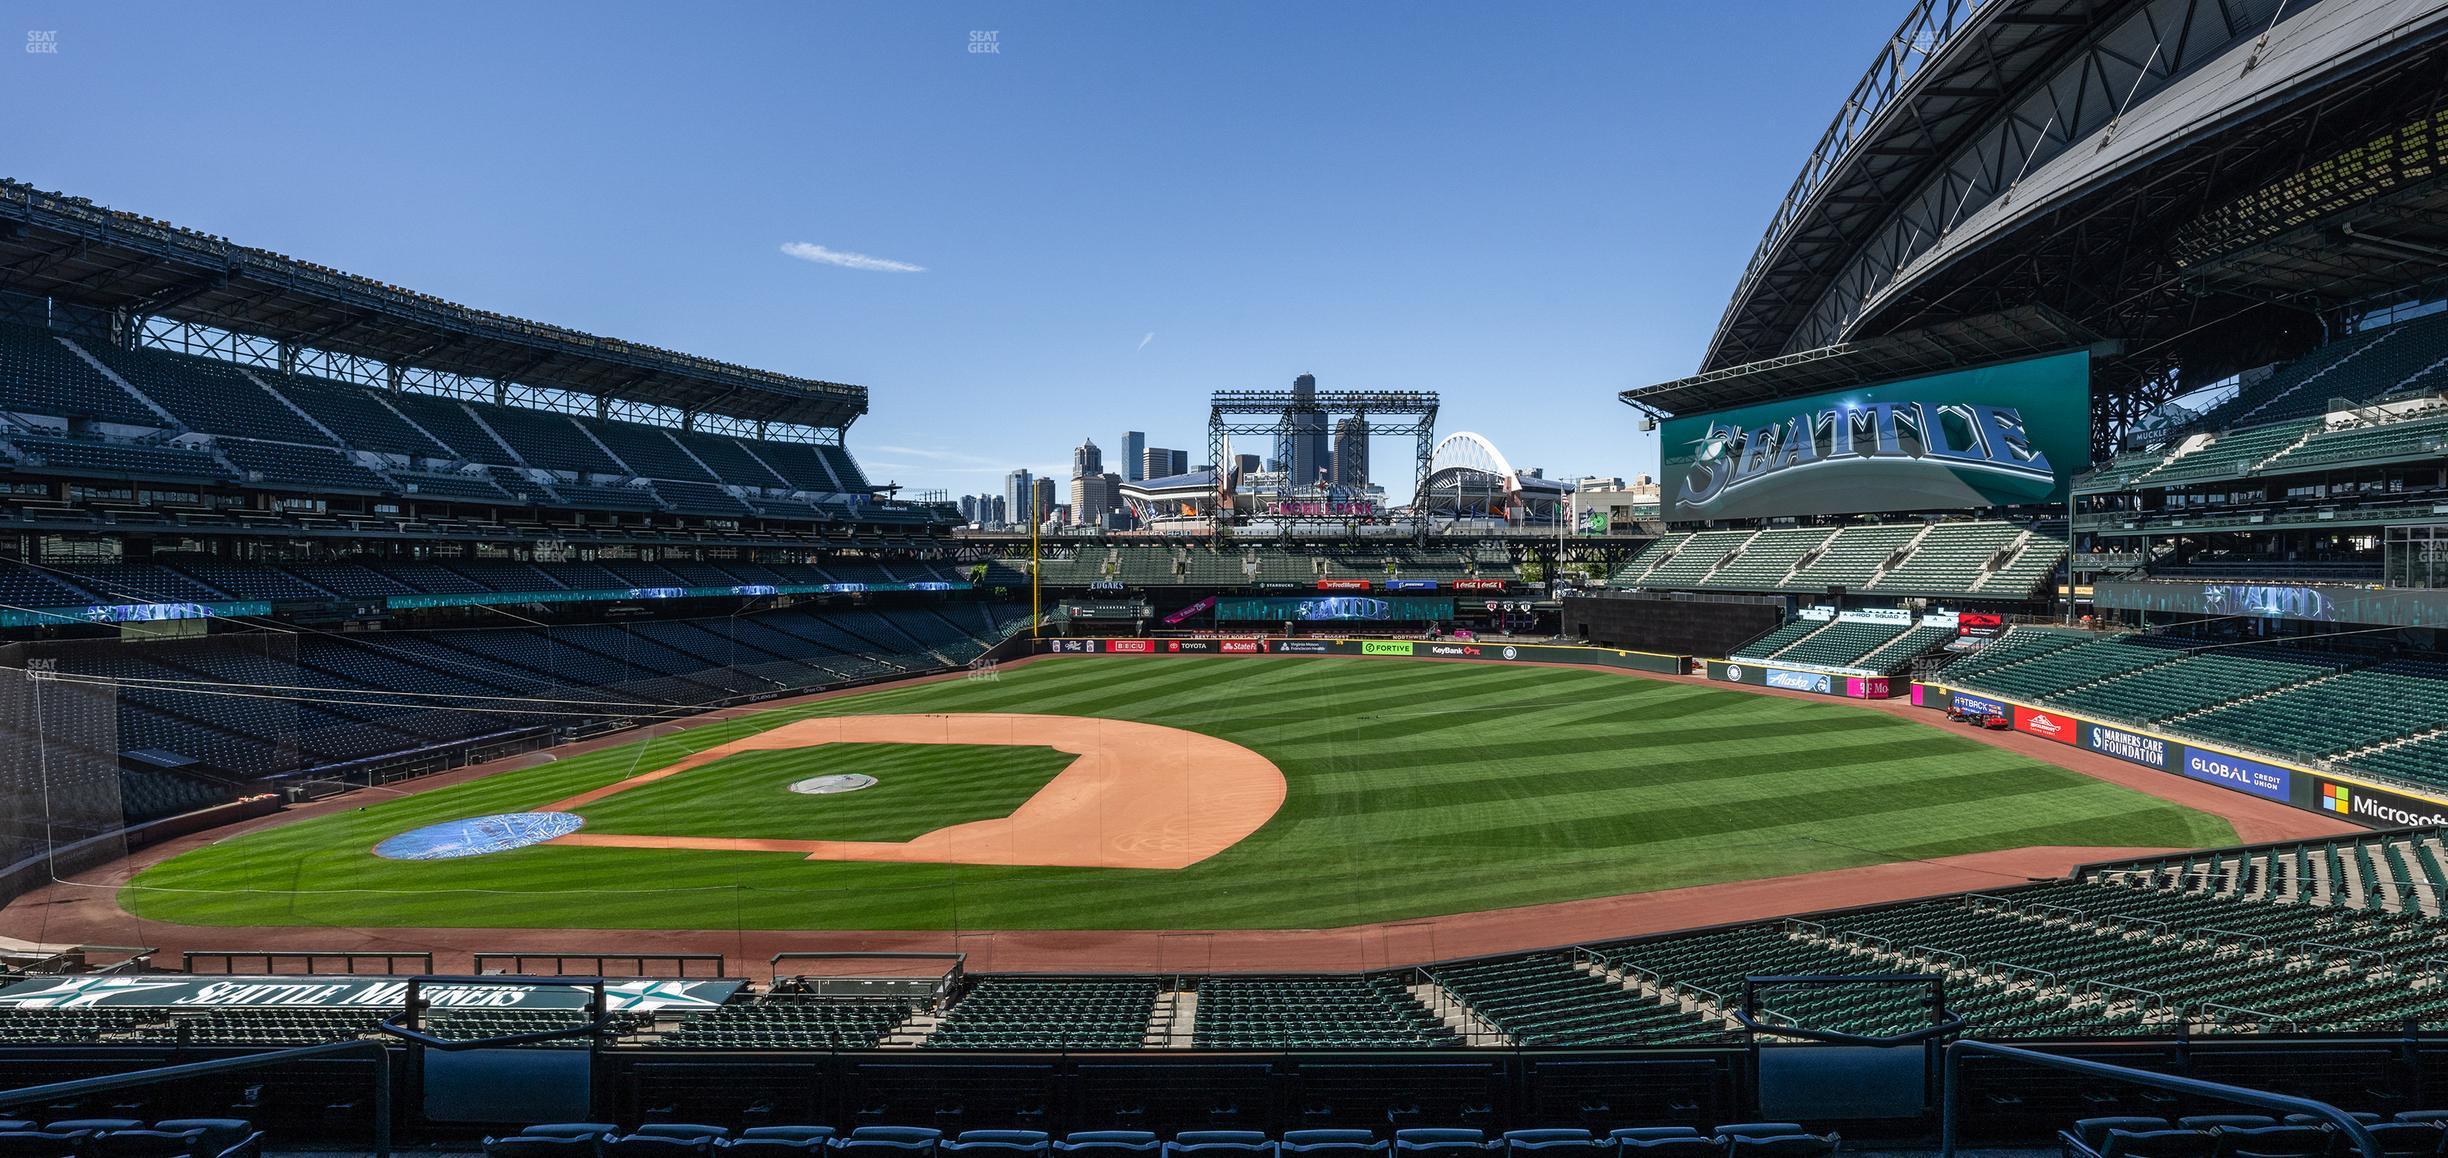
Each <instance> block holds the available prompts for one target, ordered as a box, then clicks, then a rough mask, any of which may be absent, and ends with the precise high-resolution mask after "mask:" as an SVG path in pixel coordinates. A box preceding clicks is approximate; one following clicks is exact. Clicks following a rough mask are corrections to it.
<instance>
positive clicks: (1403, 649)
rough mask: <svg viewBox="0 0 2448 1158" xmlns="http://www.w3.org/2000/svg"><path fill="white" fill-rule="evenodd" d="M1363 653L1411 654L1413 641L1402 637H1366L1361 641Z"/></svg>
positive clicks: (1361, 651) (1361, 652)
mask: <svg viewBox="0 0 2448 1158" xmlns="http://www.w3.org/2000/svg"><path fill="white" fill-rule="evenodd" d="M1360 654H1362V655H1410V654H1411V643H1410V641H1409V640H1401V639H1391V640H1389V639H1366V640H1362V641H1360Z"/></svg>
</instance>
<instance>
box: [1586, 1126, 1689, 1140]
mask: <svg viewBox="0 0 2448 1158" xmlns="http://www.w3.org/2000/svg"><path fill="white" fill-rule="evenodd" d="M1699 1136H1700V1131H1698V1130H1696V1129H1694V1128H1692V1127H1690V1126H1623V1127H1619V1128H1617V1129H1613V1130H1609V1131H1607V1137H1609V1138H1612V1139H1614V1140H1616V1141H1618V1142H1634V1141H1640V1142H1647V1141H1653V1140H1655V1139H1658V1138H1697V1137H1699Z"/></svg>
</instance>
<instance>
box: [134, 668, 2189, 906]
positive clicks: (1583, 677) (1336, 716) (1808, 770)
mask: <svg viewBox="0 0 2448 1158" xmlns="http://www.w3.org/2000/svg"><path fill="white" fill-rule="evenodd" d="M1933 718H1934V717H1933ZM860 781H866V782H867V783H864V784H859V782H860ZM850 784H858V787H857V788H856V789H855V790H837V789H840V788H842V787H843V786H845V785H850ZM522 812H547V813H557V814H569V815H575V816H577V817H579V818H582V820H583V827H579V828H578V829H577V831H575V832H571V833H568V834H567V835H562V836H558V837H556V838H554V839H550V840H547V841H546V842H544V843H540V844H532V845H528V846H525V847H518V848H514V849H511V850H508V851H500V852H493V853H489V854H486V855H477V856H467V857H462V858H457V859H435V860H403V859H389V858H387V857H385V856H378V855H376V854H375V852H374V849H375V847H376V846H377V845H378V844H383V843H384V842H386V841H388V840H391V839H392V838H394V837H397V836H399V835H400V834H403V833H409V832H412V831H414V830H418V829H420V828H422V827H424V826H430V825H437V824H445V823H448V822H453V821H458V820H464V819H467V818H472V817H483V816H492V815H497V814H506V813H522ZM2234 835H2235V834H2234V832H2233V831H2232V830H2231V829H2230V827H2229V826H2228V824H2227V822H2226V821H2224V820H2222V819H2220V818H2218V817H2215V816H2212V815H2209V814H2207V813H2203V812H2198V811H2195V810H2192V809H2188V808H2184V807H2181V806H2178V805H2175V804H2171V803H2167V802H2165V801H2162V800H2160V799H2157V798H2155V797H2152V796H2148V795H2144V794H2142V793H2139V792H2135V791H2132V790H2129V789H2126V788H2122V787H2118V786H2116V785H2112V784H2109V783H2105V782H2102V781H2099V780H2095V779H2092V778H2089V777H2086V776H2083V775H2080V774H2077V773H2074V772H2070V771H2067V770H2064V769H2061V768H2057V767H2054V766H2051V765H2047V764H2043V763H2039V762H2037V761H2034V760H2031V759H2028V758H2025V757H2023V756H2020V755H2017V754H2014V753H2012V752H2008V751H2004V750H2001V749H1999V748H1997V747H1993V746H1989V745H1986V744H1982V743H1980V742H1977V741H1975V740H1973V739H1971V738H1969V737H1966V736H1963V735H1960V734H1957V733H1954V732H1951V731H1949V730H1947V729H1946V728H1945V727H1943V726H1933V725H1931V724H1927V723H1921V722H1917V721H1914V720H1907V719H1901V718H1897V717H1895V716H1893V715H1890V714H1887V713H1880V712H1871V711H1864V710H1860V709H1858V708H1854V707H1850V706H1847V705H1844V704H1841V703H1834V702H1830V703H1816V702H1809V701H1804V700H1797V699H1790V698H1782V697H1772V696H1762V695H1755V694H1750V693H1745V692H1738V691H1729V690H1721V689H1717V688H1712V687H1708V686H1704V685H1698V684H1693V683H1683V682H1668V681H1658V680H1648V679H1638V678H1627V677H1623V676H1619V675H1615V674H1611V673H1606V672H1600V671H1588V670H1573V669H1564V668H1552V667H1530V666H1523V667H1505V666H1494V665H1479V664H1451V665H1448V664H1437V663H1428V662H1414V661H1385V660H1362V659H1338V658H1303V657H1284V658H1274V657H1267V658H1257V657H1249V658H1242V657H1228V658H1160V657H1148V658H1134V659H1099V658H1055V659H1046V660H1040V661H1037V662H1033V663H1030V664H1026V665H1021V666H1018V667H1015V668H1013V669H1011V670H1008V671H1007V672H1005V673H1004V674H1002V675H1001V677H1000V678H999V679H997V680H995V681H993V682H972V681H957V680H955V681H943V682H934V683H925V684H915V685H907V686H902V687H897V688H890V689H884V690H878V691H874V692H869V693H863V694H857V695H848V696H839V697H834V698H829V699H822V700H815V701H810V702H805V703H801V704H797V705H792V706H787V707H780V708H775V709H772V710H769V711H765V712H761V713H757V714H754V715H750V716H744V717H741V718H737V719H731V720H725V721H720V722H712V723H706V724H701V725H698V726H694V727H689V728H686V729H685V730H682V729H673V728H668V727H667V728H666V729H665V730H664V731H663V732H662V733H661V734H658V735H655V736H653V737H652V738H649V739H646V740H642V741H640V742H637V743H631V744H626V745H622V746H618V747H612V748H605V749H599V750H596V751H592V752H588V753H586V754H584V755H576V756H569V757H566V758H562V759H557V760H552V761H549V762H545V763H541V764H538V765H536V766H533V767H528V768H523V769H519V770H515V771H507V772H501V773H497V774H494V775H491V776H487V777H483V778H481V779H475V780H470V781H467V782H463V783H458V784H452V785H449V786H446V787H440V788H436V789H433V790H430V791H417V792H412V793H403V794H395V795H389V796H386V797H384V798H382V799H379V800H377V801H375V802H373V803H369V804H367V805H366V806H365V807H362V808H356V809H352V810H348V811H341V812H334V813H329V814H326V815H321V816H316V817H313V818H311V819H304V820H300V821H296V822H293V823H287V824H280V825H276V826H273V827H269V828H265V829H261V830H258V831H253V832H249V833H246V834H243V835H240V836H236V837H233V838H230V839H227V840H223V841H220V842H218V843H214V844H210V845H207V846H204V847H200V848H196V849H193V850H190V851H187V852H184V853H182V854H180V855H177V856H174V857H172V858H170V859H168V860H166V861H163V862H161V863H159V864H157V865H154V866H153V867H151V868H149V869H147V870H145V871H144V872H143V873H141V874H140V875H139V876H137V877H136V878H135V879H134V881H133V882H132V883H130V884H129V885H128V886H127V887H125V888H124V889H123V890H122V891H121V893H120V896H119V900H120V904H121V906H123V907H124V908H126V909H128V910H129V911H131V912H133V913H135V914H137V915H139V916H141V917H144V918H149V919H154V920H162V921H170V922H178V923H183V924H193V925H252V926H327V927H330V926H337V927H393V926H407V927H495V928H509V927H516V928H562V927H568V928H592V929H605V928H641V929H648V928H652V929H727V928H738V929H760V930H762V929H809V930H824V929H873V930H909V929H946V928H977V929H1012V930H1022V929H1042V930H1061V929H1270V928H1318V927H1326V926H1337V925H1345V924H1359V923H1364V922H1376V921H1394V920H1405V919H1410V918H1417V917H1426V916H1434V915H1441V914H1451V913H1466V912H1475V911H1479V910H1487V909H1498V908H1507V907H1512V906H1520V905H1530V904H1538V903H1542V902H1553V901H1568V900H1577V899H1582V898H1590V897H1601V896H1612V895H1617V894H1626V893H1640V892H1647V891H1652V890H1659V889H1668V888H1677V887H1682V886H1690V885H1704V884H1713V883H1721V882H1731V881H1744V880H1754V879H1760V878H1768V877H1779V876H1785V875H1788V874H1794V873H1805V872H1815V871H1821V870H1830V869H1843V868H1854V867H1860V866H1868V865H1879V864H1885V863H1890V862H1896V861H1905V860H1914V859H1921V858H1930V857H1940V856H1950V855H1955V854H1963V853H1975V852H1986V851H1991V850H2001V849H2014V848H2022V847H2026V846H2041V845H2084V846H2100V845H2127V846H2145V847H2154V848H2167V847H2202V846H2213V845H2219V844H2224V843H2231V842H2232V841H2233V840H2234ZM1797 907H1801V906H1797Z"/></svg>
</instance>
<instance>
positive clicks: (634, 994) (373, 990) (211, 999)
mask: <svg viewBox="0 0 2448 1158" xmlns="http://www.w3.org/2000/svg"><path fill="white" fill-rule="evenodd" d="M743 984H745V982H743V981H740V980H739V979H737V978H733V979H730V980H720V981H682V980H677V979H660V980H658V979H640V980H633V981H606V982H605V983H604V1004H605V1005H607V1006H609V1007H610V1011H611V1012H614V1013H651V1012H655V1011H658V1010H667V1009H712V1008H714V1007H715V1006H718V1005H721V1004H722V1003H723V1002H725V1001H727V1000H729V999H730V997H731V995H732V994H733V993H736V992H738V991H739V987H740V986H741V985H743ZM417 996H418V997H419V998H421V999H423V1000H425V1001H427V1002H429V1003H431V1004H432V1006H433V1007H434V1008H436V1009H583V1008H585V1006H586V1003H587V1002H588V1001H590V1000H592V999H593V997H594V992H593V991H592V990H591V989H586V988H579V987H575V986H566V985H541V986H539V985H520V984H516V983H515V982H511V981H506V980H505V981H504V982H502V983H500V984H494V983H490V982H465V981H454V982H440V981H437V982H431V983H428V984H426V985H424V986H422V987H420V988H419V989H418V991H417ZM407 1001H408V982H407V980H406V979H404V978H390V977H362V978H348V979H345V980H327V979H319V978H311V977H197V976H193V975H191V974H183V973H182V974H160V973H136V974H82V975H78V976H70V977H41V978H36V979H33V980H29V981H20V982H18V983H17V984H15V985H11V986H9V987H8V988H6V989H0V1009H102V1008H110V1009H135V1008H143V1009H237V1008H250V1009H252V1008H281V1009H364V1010H372V1011H375V1012H388V1011H392V1010H398V1009H403V1008H405V1007H406V1005H407Z"/></svg>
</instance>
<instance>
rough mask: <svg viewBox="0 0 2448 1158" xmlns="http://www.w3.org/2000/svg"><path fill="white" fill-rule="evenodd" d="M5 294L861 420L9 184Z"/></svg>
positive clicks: (2, 204)
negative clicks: (6, 292) (9, 293)
mask: <svg viewBox="0 0 2448 1158" xmlns="http://www.w3.org/2000/svg"><path fill="white" fill-rule="evenodd" d="M0 290H5V291H9V292H14V293H19V294H25V295H30V296H34V297H44V298H50V299H52V300H55V301H60V302H66V303H70V304H73V305H76V306H81V307H84V308H86V309H90V310H97V311H103V312H106V313H107V312H125V313H127V314H130V315H133V316H145V317H161V318H167V319H170V320H172V321H177V322H192V323H197V324H201V325H206V326H212V327H215V328H218V329H223V330H230V331H234V332H237V333H242V334H253V335H258V336H261V337H265V338H270V339H272V340H274V341H278V342H283V343H290V344H295V345H300V346H307V347H312V348H315V349H320V350H329V351H333V352H335V353H340V354H347V355H351V356H355V357H360V358H368V359H372V360H374V361H378V362H383V363H389V364H396V365H402V366H412V367H419V368H423V369H429V370H437V371H441V372H444V373H449V374H462V375H467V376H471V377H477V378H494V379H503V380H508V381H514V382H518V383H521V384H523V385H533V386H547V387H555V388H559V389H563V390H573V391H580V392H584V393H588V394H594V395H599V396H602V397H607V398H617V399H622V400H626V401H632V402H642V403H647V404H650V405H656V406H669V407H673V408H675V409H679V410H686V411H691V412H697V413H711V414H723V415H729V416H732V417H736V418H746V419H751V420H755V421H760V422H784V423H799V424H803V425H808V426H827V427H839V426H846V425H848V424H849V423H850V422H851V421H853V420H854V419H856V418H857V417H858V416H859V415H861V414H864V413H866V412H867V389H866V387H863V386H847V385H843V384H841V383H838V382H823V381H818V380H815V379H810V378H797V377H793V376H791V375H788V374H776V373H773V372H771V371H767V370H756V369H751V368H749V367H746V366H739V365H734V364H732V363H728V362H718V361H715V360H713V359H711V358H699V357H695V356H692V355H688V354H682V353H678V352H675V351H671V350H663V349H658V348H656V347H653V346H646V345H640V344H638V343H635V342H625V341H622V340H620V339H618V338H606V337H602V336H599V335H595V334H588V333H583V332H580V331H578V330H571V329H565V328H563V327H560V326H552V325H546V324H544V323H542V322H531V321H527V320H525V319H523V318H514V317H509V316H507V315H503V314H496V313H489V312H487V311H484V310H479V309H474V308H471V307H468V306H463V305H458V304H456V303H453V302H447V301H443V300H442V299H440V298H436V297H431V296H428V295H426V294H421V293H417V292H415V291H413V290H407V289H402V288H400V287H398V286H395V285H389V284H386V283H383V282H380V281H376V280H374V279H372V278H366V277H359V276H357V275H355V274H348V273H342V272H340V271H339V270H336V269H329V268H326V267H324V266H319V265H315V264H313V263H311V262H304V261H299V260H297V259H296V258H292V257H287V256H284V255H282V254H277V253H273V252H271V251H269V250H262V249H252V248H248V247H246V246H242V245H237V244H234V243H232V242H231V241H229V240H228V239H226V238H221V237H214V236H212V235H210V234H205V233H198V232H196V231H194V230H190V229H181V228H179V227H177V226H174V225H170V224H168V223H165V222H161V221H155V220H153V219H151V218H148V217H141V216H138V215H136V214H133V213H122V212H118V211H115V210H110V209H105V208H103V207H101V206H99V205H95V204H94V203H93V202H91V201H88V200H85V199H84V198H81V197H69V196H64V195H61V194H57V193H46V192H43V191H41V190H38V189H35V188H33V187H32V186H29V185H25V184H22V183H19V182H15V181H8V180H5V179H0Z"/></svg>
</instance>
